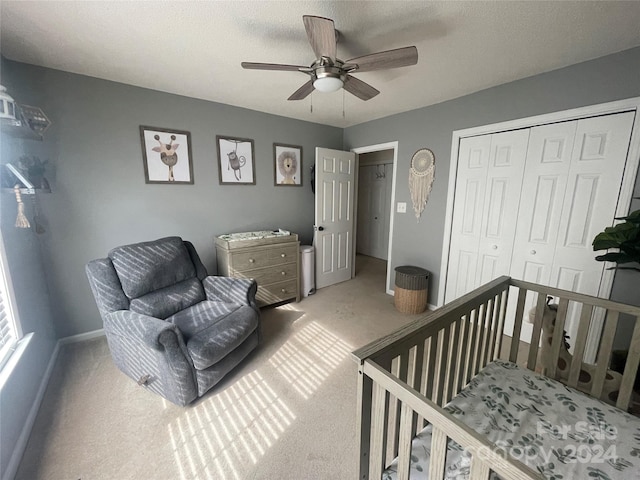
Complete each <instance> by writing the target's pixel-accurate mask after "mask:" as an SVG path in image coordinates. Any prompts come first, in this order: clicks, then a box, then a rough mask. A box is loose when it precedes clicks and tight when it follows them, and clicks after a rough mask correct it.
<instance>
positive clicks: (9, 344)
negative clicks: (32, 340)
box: [0, 238, 18, 366]
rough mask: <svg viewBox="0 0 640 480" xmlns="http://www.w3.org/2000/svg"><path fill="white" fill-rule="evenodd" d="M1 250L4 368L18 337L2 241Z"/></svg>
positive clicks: (0, 317)
mask: <svg viewBox="0 0 640 480" xmlns="http://www.w3.org/2000/svg"><path fill="white" fill-rule="evenodd" d="M0 240H1V238H0ZM0 248H2V250H3V251H2V252H0V253H1V254H2V255H1V256H0V366H2V365H4V362H5V361H6V360H7V358H8V357H9V354H10V353H11V351H12V350H13V347H14V346H15V344H16V340H17V339H18V338H17V337H18V336H17V334H16V327H15V322H14V319H13V313H12V311H11V306H10V303H9V294H8V290H7V288H8V286H7V280H8V279H7V276H6V272H5V268H6V265H5V263H4V261H3V260H5V256H4V243H3V242H1V241H0Z"/></svg>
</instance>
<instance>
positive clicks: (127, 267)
mask: <svg viewBox="0 0 640 480" xmlns="http://www.w3.org/2000/svg"><path fill="white" fill-rule="evenodd" d="M109 258H110V259H111V261H112V262H113V266H114V268H115V269H116V272H118V277H119V278H120V283H121V284H122V290H123V291H124V293H125V295H126V296H127V297H129V298H130V299H131V298H138V297H141V296H142V295H144V294H146V293H149V292H153V291H154V290H159V289H161V288H164V287H168V286H169V285H175V284H176V283H179V282H182V281H183V280H187V279H188V278H194V277H195V276H196V269H195V267H194V265H193V262H192V261H191V257H190V256H189V252H188V251H187V248H186V247H185V246H184V242H183V241H182V239H181V238H180V237H167V238H161V239H160V240H154V241H152V242H142V243H136V244H134V245H125V246H123V247H117V248H114V249H113V250H111V251H110V252H109Z"/></svg>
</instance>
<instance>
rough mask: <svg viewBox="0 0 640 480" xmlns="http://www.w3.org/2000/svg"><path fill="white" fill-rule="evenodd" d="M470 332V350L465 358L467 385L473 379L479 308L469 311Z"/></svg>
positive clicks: (465, 381) (465, 380)
mask: <svg viewBox="0 0 640 480" xmlns="http://www.w3.org/2000/svg"><path fill="white" fill-rule="evenodd" d="M468 317H469V333H467V337H469V347H468V351H467V352H466V353H465V355H466V360H465V366H464V383H465V385H466V384H467V383H469V380H471V376H472V371H473V353H474V352H473V349H474V347H475V343H476V335H477V333H478V332H477V330H478V329H477V328H476V322H477V321H478V310H477V309H473V310H471V311H470V312H469V315H468Z"/></svg>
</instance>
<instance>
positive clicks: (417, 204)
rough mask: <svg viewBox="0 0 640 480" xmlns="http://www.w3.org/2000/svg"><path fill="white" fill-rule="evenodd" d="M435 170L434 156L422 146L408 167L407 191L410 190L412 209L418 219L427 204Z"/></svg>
mask: <svg viewBox="0 0 640 480" xmlns="http://www.w3.org/2000/svg"><path fill="white" fill-rule="evenodd" d="M435 172H436V158H435V156H434V155H433V152H432V151H431V150H429V149H428V148H422V149H420V150H418V151H417V152H416V153H414V154H413V157H411V167H410V168H409V192H411V201H412V202H413V211H414V212H415V214H416V218H417V219H418V221H420V215H422V211H423V210H424V207H425V206H426V205H427V200H428V199H429V194H430V193H431V187H432V186H433V179H434V178H435Z"/></svg>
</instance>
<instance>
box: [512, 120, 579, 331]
mask: <svg viewBox="0 0 640 480" xmlns="http://www.w3.org/2000/svg"><path fill="white" fill-rule="evenodd" d="M577 124H578V122H577V121H573V122H563V123H557V124H551V125H542V126H539V127H534V128H532V129H531V134H530V138H529V147H528V149H527V160H526V166H525V171H524V178H525V181H524V182H523V185H522V199H521V201H520V209H519V211H518V220H517V227H516V235H515V240H514V246H513V257H512V264H511V273H510V275H511V276H512V277H513V278H517V279H520V280H526V281H529V282H534V283H540V284H543V285H549V281H550V278H551V267H552V265H553V261H554V256H555V249H556V243H557V240H558V227H559V225H560V216H561V213H562V204H563V202H564V193H565V190H566V186H567V179H568V176H569V167H570V165H571V155H572V152H573V144H574V139H575V134H576V128H577ZM536 299H537V298H536V296H535V295H533V294H529V295H528V296H527V300H526V303H525V312H528V311H529V310H530V309H531V308H532V307H533V306H534V305H535V302H536ZM514 315H515V300H514V301H512V302H510V304H509V307H508V310H507V323H506V326H505V332H507V334H511V333H512V332H513V318H514ZM531 330H532V327H531V325H530V324H529V323H524V324H523V325H522V331H521V338H522V339H529V338H531Z"/></svg>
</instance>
